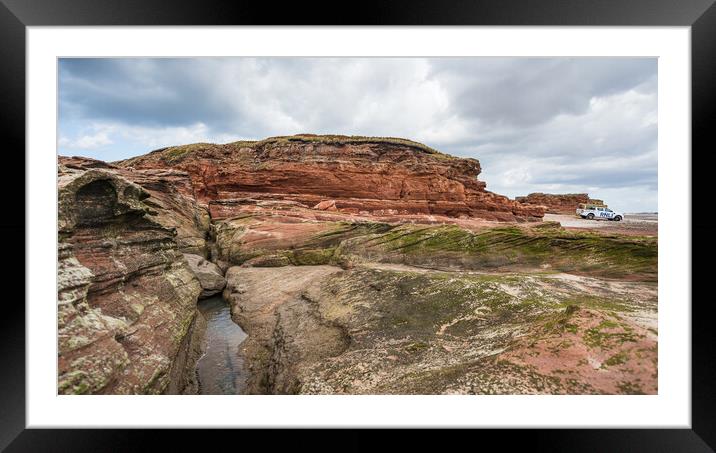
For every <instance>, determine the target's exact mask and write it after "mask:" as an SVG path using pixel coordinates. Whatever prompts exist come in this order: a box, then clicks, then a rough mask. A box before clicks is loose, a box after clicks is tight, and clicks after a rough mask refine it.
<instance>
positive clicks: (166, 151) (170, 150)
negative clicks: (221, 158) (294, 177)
mask: <svg viewBox="0 0 716 453" xmlns="http://www.w3.org/2000/svg"><path fill="white" fill-rule="evenodd" d="M289 143H317V144H330V145H336V146H340V145H351V144H377V145H381V144H385V145H401V146H407V147H409V148H412V149H415V150H418V151H422V152H425V153H428V154H432V155H435V156H436V157H439V158H443V159H453V158H455V157H454V156H451V155H449V154H445V153H442V152H440V151H438V150H436V149H433V148H431V147H429V146H427V145H425V144H423V143H419V142H415V141H413V140H408V139H405V138H398V137H364V136H358V135H315V134H297V135H284V136H277V137H268V138H265V139H263V140H239V141H235V142H231V143H227V144H224V145H220V144H213V143H192V144H188V145H178V146H170V147H166V148H160V149H157V150H154V151H151V152H149V153H147V154H145V155H143V156H137V157H133V158H130V159H126V160H123V161H118V162H115V163H118V164H122V165H131V164H132V163H133V162H137V161H141V160H142V159H143V158H144V157H146V156H152V157H158V158H159V159H161V160H163V161H164V162H166V163H168V164H176V163H179V162H181V161H182V160H183V159H184V158H186V157H187V156H188V155H189V154H191V153H193V152H196V151H201V150H205V149H220V148H229V149H235V150H236V149H240V148H259V147H263V146H268V145H281V144H289Z"/></svg>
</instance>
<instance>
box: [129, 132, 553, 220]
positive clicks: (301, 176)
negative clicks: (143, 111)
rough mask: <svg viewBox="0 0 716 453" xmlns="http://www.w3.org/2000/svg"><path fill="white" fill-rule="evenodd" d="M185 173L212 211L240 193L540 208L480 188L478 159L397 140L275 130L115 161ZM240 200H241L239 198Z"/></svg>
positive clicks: (537, 212)
mask: <svg viewBox="0 0 716 453" xmlns="http://www.w3.org/2000/svg"><path fill="white" fill-rule="evenodd" d="M117 165H119V166H121V167H123V168H133V169H135V171H137V170H143V171H144V170H145V169H158V168H163V169H166V168H173V169H178V170H181V171H185V172H187V173H188V174H189V175H190V177H191V181H192V186H193V189H194V195H195V196H196V197H197V199H198V200H199V202H200V203H206V204H208V205H209V209H210V212H211V215H212V218H214V219H219V218H226V217H231V216H233V215H236V213H238V212H241V210H242V208H241V204H242V200H244V201H245V200H247V199H250V200H277V199H280V200H284V201H294V202H297V203H300V204H302V205H305V206H308V207H313V206H315V207H316V209H327V207H329V209H331V210H333V208H335V210H336V211H340V212H344V213H353V214H366V215H411V214H428V215H444V216H449V217H461V216H464V217H475V218H483V219H488V220H500V221H525V220H539V219H541V217H542V216H543V210H542V209H541V208H539V207H534V206H526V205H524V204H521V203H517V202H515V201H513V200H510V199H509V198H507V197H504V196H501V195H497V194H494V193H492V192H489V191H487V190H485V183H484V182H482V181H478V180H477V176H478V175H479V174H480V170H481V169H480V163H479V162H478V161H477V160H475V159H462V158H456V157H452V156H448V155H445V154H442V153H439V152H437V151H434V150H430V149H429V148H427V147H425V146H424V145H420V144H418V143H414V142H409V141H407V140H400V139H378V138H376V139H363V138H361V139H354V138H350V137H345V138H343V139H340V140H336V139H335V138H334V137H332V136H331V137H325V138H324V137H321V136H294V137H277V138H272V139H266V140H263V141H260V142H237V143H233V144H227V145H209V144H196V145H188V146H184V147H173V148H167V149H163V150H158V151H155V152H152V153H149V154H147V155H144V156H140V157H137V158H133V159H129V160H126V161H122V162H119V163H117ZM244 204H245V202H244Z"/></svg>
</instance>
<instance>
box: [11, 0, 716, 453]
mask: <svg viewBox="0 0 716 453" xmlns="http://www.w3.org/2000/svg"><path fill="white" fill-rule="evenodd" d="M294 24H303V25H450V26H460V25H490V26H496V25H535V26H537V25H550V26H690V27H691V33H692V43H691V45H692V48H691V64H692V151H691V159H692V178H693V179H692V211H691V212H692V213H696V212H698V211H697V207H698V206H703V203H704V202H705V201H706V199H707V197H709V196H710V192H711V191H710V190H709V189H708V188H705V187H701V188H699V187H698V183H699V182H700V183H701V184H702V185H703V183H704V182H705V181H708V180H709V175H707V174H706V173H705V172H707V171H709V170H710V167H709V166H708V165H701V166H699V165H693V163H694V160H695V158H696V157H697V156H701V158H702V159H703V156H705V155H707V153H706V146H707V143H708V139H709V138H710V136H711V134H712V133H713V132H712V129H713V123H714V120H716V107H715V106H716V88H715V87H714V84H716V6H714V0H690V1H684V0H681V1H678V0H671V1H667V0H591V1H590V0H540V1H534V0H533V1H529V0H526V1H525V0H497V1H480V2H477V1H469V0H461V1H455V0H450V1H446V0H443V1H435V0H430V1H427V0H420V1H418V0H413V1H410V0H400V1H380V0H378V1H376V0H367V1H362V2H359V3H353V4H345V5H343V4H339V3H337V2H331V3H329V2H325V1H316V2H310V3H306V2H295V3H289V2H271V3H269V2H263V3H261V2H246V1H243V0H240V1H235V2H232V3H227V4H222V3H221V2H216V1H209V0H205V1H202V2H198V1H171V2H167V1H159V0H125V1H121V0H102V1H99V0H76V1H71V0H0V62H2V65H3V68H2V70H0V87H1V89H2V95H1V96H0V113H1V114H2V116H1V117H0V119H1V120H2V124H3V125H5V126H6V128H5V129H6V133H5V134H4V140H3V145H4V150H3V151H4V153H3V156H2V158H3V163H4V165H3V167H4V168H5V169H6V171H5V172H4V174H3V181H4V184H3V186H4V187H6V188H7V189H6V192H5V193H6V196H8V197H9V201H6V202H7V203H10V204H11V205H10V206H9V207H8V209H11V212H10V213H9V214H7V215H4V216H2V217H3V218H2V221H1V224H2V232H3V233H4V234H5V237H6V238H8V239H9V241H7V242H8V243H12V244H14V245H15V246H16V247H18V249H19V248H20V241H19V240H17V238H19V237H24V238H25V244H27V241H31V240H32V238H31V237H27V236H26V234H25V220H24V219H25V215H24V214H25V209H32V206H26V205H25V199H24V187H25V180H24V174H25V172H24V171H23V172H21V171H19V169H20V168H23V169H25V170H27V167H26V165H32V163H31V162H26V161H25V155H24V150H25V134H24V130H25V128H24V121H25V31H26V30H25V29H26V27H28V26H53V25H62V26H88V25H94V26H105V25H294ZM697 149H699V150H700V152H698V153H697V152H695V150H697ZM8 169H9V170H8ZM667 171H668V169H667ZM12 178H16V179H17V180H16V181H12V182H11V179H12ZM19 187H23V202H22V203H20V200H19V197H18V193H19V190H18V188H19ZM9 188H12V190H8V189H9ZM660 190H668V188H663V187H662V188H660ZM691 225H692V243H693V237H694V236H696V235H697V234H699V235H700V236H701V237H707V236H705V233H708V232H712V231H713V227H712V226H710V225H709V222H708V220H707V217H706V216H702V217H698V216H693V215H692V222H691ZM698 244H699V247H697V248H696V250H695V251H696V252H697V253H698V255H701V256H706V255H707V254H708V255H712V253H711V252H712V251H713V248H714V246H713V241H708V240H705V241H703V242H699V243H698ZM14 252H15V253H13V254H12V255H10V256H12V257H13V258H12V260H13V262H14V263H13V265H11V266H8V268H7V270H6V271H4V272H3V273H4V282H5V288H6V289H11V290H10V291H9V292H6V294H11V295H12V296H13V297H6V299H5V301H4V304H3V310H4V311H3V316H0V323H2V325H1V327H0V338H1V341H0V350H1V351H2V355H0V357H2V358H3V362H2V366H1V367H0V369H1V371H0V382H1V385H0V395H1V400H0V448H5V447H7V451H75V452H76V451H105V450H111V451H117V450H119V451H124V450H135V451H142V450H146V449H149V448H151V443H148V442H149V440H151V441H152V443H155V444H156V442H157V441H158V442H159V445H164V446H167V448H166V449H168V448H171V447H168V445H169V444H170V443H178V444H180V445H181V446H182V448H181V449H182V450H184V449H188V448H190V446H191V445H192V444H193V443H195V442H199V443H200V445H201V446H202V447H203V448H207V446H208V445H209V444H211V443H214V442H216V441H217V439H219V440H220V439H222V438H224V439H229V440H231V441H233V442H234V443H237V444H238V443H239V442H240V443H241V444H244V445H247V444H245V443H244V442H248V441H247V440H246V439H247V438H246V433H242V434H236V433H235V432H233V431H232V432H229V431H223V432H222V433H221V435H217V433H214V434H212V436H210V438H208V439H207V436H205V435H204V434H202V433H199V432H195V431H187V430H184V431H181V432H179V431H178V430H159V431H151V430H85V429H73V430H59V429H47V430H44V429H25V415H26V414H25V310H24V307H23V305H22V304H20V303H18V302H15V301H16V300H17V297H16V296H14V294H12V293H13V291H12V289H15V288H17V287H18V284H17V282H19V281H21V280H22V281H26V280H25V278H24V277H25V272H26V270H25V267H24V266H20V265H19V264H18V263H17V262H16V261H17V258H16V257H19V256H24V250H17V251H14ZM695 256H696V254H692V262H693V265H692V285H693V286H692V288H693V290H695V289H696V288H697V287H701V288H702V289H703V287H704V286H705V285H706V284H707V282H708V281H709V278H708V276H707V274H706V272H708V271H710V266H703V267H699V266H696V261H695V260H693V258H695ZM23 262H24V259H23ZM29 271H31V270H28V272H29ZM13 272H14V273H15V274H17V275H13V274H12V273H13ZM19 274H22V275H19ZM6 291H7V290H6ZM696 294H697V292H696V291H693V296H692V299H693V301H694V303H693V304H692V306H691V309H692V401H691V406H692V429H639V430H628V429H614V430H606V429H580V430H516V432H514V433H513V432H512V431H510V432H509V433H507V432H505V431H503V430H481V432H480V433H479V434H474V433H473V434H468V435H467V436H465V435H464V433H465V432H464V431H463V435H464V436H465V437H467V438H470V439H473V441H474V440H475V439H479V440H478V442H479V444H480V445H483V446H487V445H490V444H491V442H493V441H495V440H497V441H498V442H499V443H498V444H497V445H501V446H507V447H510V446H514V445H516V444H517V443H518V442H525V441H526V442H528V443H529V445H531V446H532V447H535V446H538V447H540V448H539V449H545V450H548V451H562V450H565V451H714V448H716V429H714V428H715V427H716V372H715V368H714V366H713V364H714V362H716V348H715V347H714V345H715V344H716V342H715V341H714V331H715V330H716V329H714V328H713V327H712V324H713V318H712V317H711V316H709V314H710V313H709V312H710V306H711V300H710V298H709V297H702V298H696V297H695V295H696ZM703 294H708V292H706V291H704V292H703ZM23 299H24V292H23ZM672 302H673V303H683V304H688V303H691V301H689V300H686V301H672ZM51 307H52V302H51V301H48V309H51ZM266 434H267V433H266V432H263V433H259V434H258V435H256V437H258V438H263V439H264V441H266V440H267V439H269V438H270V443H271V447H272V448H271V449H277V448H278V446H279V445H280V444H281V443H285V445H286V446H291V447H290V448H295V446H296V445H298V446H300V445H301V444H308V442H315V439H314V440H310V441H309V440H308V436H309V435H310V434H309V433H308V432H307V431H291V432H290V433H286V434H285V435H284V434H282V435H278V436H276V435H270V436H267V435H266ZM426 434H427V433H426V432H425V431H411V432H410V433H407V434H405V433H403V435H401V436H400V439H399V440H395V439H393V440H386V441H382V442H381V444H380V446H381V447H388V448H391V449H392V448H399V449H400V450H406V449H407V448H410V447H411V446H412V445H422V446H423V447H425V446H428V445H429V444H428V443H427V441H428V439H427V436H426ZM332 435H334V436H335V437H336V438H339V439H340V442H341V443H340V444H338V445H336V444H335V443H332V442H329V441H327V442H325V443H323V444H322V445H319V444H315V443H314V444H308V445H312V446H314V447H315V448H318V449H323V448H325V449H331V450H333V449H349V450H351V451H354V450H355V451H359V450H360V451H364V450H368V449H371V448H373V447H374V446H376V444H375V443H374V441H373V440H372V436H370V435H369V433H368V432H367V431H352V432H351V433H346V432H344V431H342V430H335V431H334V432H333V433H332ZM441 435H442V437H447V436H446V435H445V433H444V432H442V433H441ZM451 436H452V435H451ZM251 440H254V439H251ZM453 440H454V439H453ZM461 440H467V439H461ZM444 442H445V439H443V441H442V442H441V443H442V444H443V445H444ZM315 448H314V449H315Z"/></svg>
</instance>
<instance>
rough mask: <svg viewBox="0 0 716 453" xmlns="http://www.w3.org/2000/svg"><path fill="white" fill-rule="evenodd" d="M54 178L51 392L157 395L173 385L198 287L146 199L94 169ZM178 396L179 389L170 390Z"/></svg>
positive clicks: (66, 170)
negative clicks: (54, 365)
mask: <svg viewBox="0 0 716 453" xmlns="http://www.w3.org/2000/svg"><path fill="white" fill-rule="evenodd" d="M65 162H66V163H67V164H68V165H62V160H61V165H60V168H59V200H58V211H59V212H58V214H59V219H58V220H59V222H58V236H59V246H58V255H59V263H58V328H59V335H58V350H59V354H58V366H59V376H58V391H59V393H109V394H138V393H141V394H146V393H162V392H165V391H167V389H168V388H169V387H170V386H175V387H176V386H180V385H179V384H178V382H179V381H180V380H181V375H182V373H183V372H184V368H183V367H184V364H185V363H186V361H187V359H188V356H189V350H188V345H187V341H188V340H187V339H188V338H189V337H190V335H188V334H189V333H190V331H191V330H192V328H193V326H194V323H195V318H196V300H197V297H198V295H199V293H200V291H201V287H200V285H199V282H198V280H197V279H196V277H195V276H194V274H193V273H192V271H191V270H190V269H189V266H188V265H187V263H186V260H185V259H184V257H183V255H182V254H181V253H180V252H179V250H178V246H177V241H176V239H175V235H176V229H175V228H172V227H169V226H166V225H163V224H162V222H161V221H160V220H161V217H162V215H165V217H164V219H165V220H166V214H159V213H158V212H156V211H153V210H152V208H151V207H150V206H149V205H148V204H147V203H146V201H147V200H148V197H149V193H148V192H147V191H145V190H144V189H143V188H142V187H141V186H139V185H138V184H135V183H133V182H131V181H130V180H128V179H126V178H124V177H123V176H122V175H121V174H120V173H119V172H117V171H114V170H113V169H112V167H111V166H109V165H106V164H102V163H99V162H97V161H88V162H86V164H87V166H83V165H82V164H81V162H78V161H77V160H75V161H72V160H67V161H65ZM172 391H178V388H174V389H172Z"/></svg>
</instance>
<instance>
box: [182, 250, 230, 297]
mask: <svg viewBox="0 0 716 453" xmlns="http://www.w3.org/2000/svg"><path fill="white" fill-rule="evenodd" d="M184 257H185V258H186V261H187V263H189V268H190V269H191V271H192V272H193V273H194V275H196V278H197V279H198V280H199V284H200V285H201V294H200V295H199V297H201V298H206V297H209V296H213V295H214V294H217V293H220V292H221V291H222V290H223V289H224V287H225V286H226V279H225V278H224V274H223V273H222V272H221V268H220V267H219V266H217V265H216V264H214V263H212V262H210V261H207V260H206V259H205V258H204V257H203V256H200V255H194V254H191V253H185V254H184Z"/></svg>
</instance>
